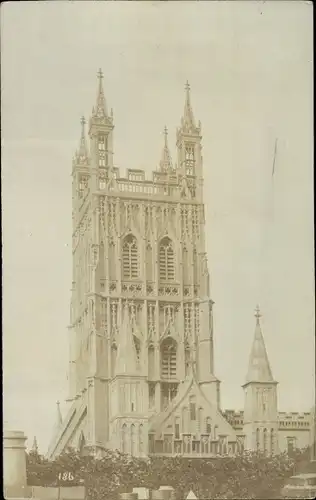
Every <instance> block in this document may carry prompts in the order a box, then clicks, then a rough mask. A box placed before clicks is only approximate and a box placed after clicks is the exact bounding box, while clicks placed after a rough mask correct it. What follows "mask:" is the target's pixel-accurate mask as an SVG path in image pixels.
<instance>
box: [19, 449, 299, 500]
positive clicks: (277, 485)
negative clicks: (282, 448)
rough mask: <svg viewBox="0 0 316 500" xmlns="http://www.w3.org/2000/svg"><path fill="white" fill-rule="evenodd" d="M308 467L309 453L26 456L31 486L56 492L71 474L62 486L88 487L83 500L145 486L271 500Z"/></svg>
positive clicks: (111, 498)
mask: <svg viewBox="0 0 316 500" xmlns="http://www.w3.org/2000/svg"><path fill="white" fill-rule="evenodd" d="M306 462H308V450H307V449H305V450H301V451H297V452H295V453H294V454H293V455H292V456H291V457H289V456H288V455H286V454H280V455H277V456H275V457H265V456H263V455H260V454H254V453H245V454H243V455H240V456H236V457H222V458H220V457H216V458H204V459H202V458H193V459H188V458H183V457H180V456H176V457H152V458H149V459H146V460H144V459H137V458H133V457H130V456H128V455H123V454H122V453H120V452H118V451H112V450H108V451H107V452H106V454H105V456H104V457H103V458H102V459H95V458H94V457H93V456H92V455H86V456H81V455H79V454H78V453H77V452H76V451H74V450H72V449H69V450H68V451H67V452H65V453H63V454H61V455H60V456H59V457H58V458H57V459H56V460H54V461H48V460H46V459H44V458H43V457H42V456H40V455H38V454H37V453H34V452H30V453H29V454H28V456H27V476H28V484H29V485H41V486H57V485H58V484H59V483H60V481H59V479H58V476H59V474H60V473H63V472H68V473H69V472H71V474H72V476H73V480H72V481H70V482H69V481H68V483H67V481H66V482H63V485H67V484H69V485H73V486H75V485H79V484H83V485H85V487H86V492H87V500H103V499H105V498H106V499H107V500H117V498H118V493H119V492H127V491H131V490H132V488H133V487H137V486H144V487H147V488H151V489H159V487H160V486H161V485H168V486H173V487H174V488H175V493H176V498H177V499H179V500H182V499H183V498H186V496H187V494H188V492H189V491H190V490H193V491H194V493H195V494H196V495H197V497H198V498H199V499H200V500H206V499H207V500H210V499H214V500H216V499H224V498H225V499H230V498H240V499H263V500H264V499H275V498H280V491H281V488H282V486H283V485H284V483H285V482H286V479H287V478H289V477H290V476H292V475H293V474H295V473H296V472H297V471H299V470H301V469H302V467H304V463H306Z"/></svg>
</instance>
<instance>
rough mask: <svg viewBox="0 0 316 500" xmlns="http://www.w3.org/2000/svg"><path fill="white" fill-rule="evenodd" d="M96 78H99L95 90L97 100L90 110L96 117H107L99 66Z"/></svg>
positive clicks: (101, 74)
mask: <svg viewBox="0 0 316 500" xmlns="http://www.w3.org/2000/svg"><path fill="white" fill-rule="evenodd" d="M98 80H99V85H98V91H97V101H96V106H95V108H93V110H92V115H93V116H95V117H98V118H108V112H107V106H106V100H105V97H104V90H103V83H102V80H103V73H102V70H101V68H100V69H99V71H98Z"/></svg>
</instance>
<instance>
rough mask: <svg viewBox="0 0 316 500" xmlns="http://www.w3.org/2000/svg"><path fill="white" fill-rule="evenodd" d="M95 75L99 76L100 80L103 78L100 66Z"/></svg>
mask: <svg viewBox="0 0 316 500" xmlns="http://www.w3.org/2000/svg"><path fill="white" fill-rule="evenodd" d="M97 77H98V78H99V80H102V78H103V73H102V69H101V68H100V69H99V71H98V73H97Z"/></svg>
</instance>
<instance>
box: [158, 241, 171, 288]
mask: <svg viewBox="0 0 316 500" xmlns="http://www.w3.org/2000/svg"><path fill="white" fill-rule="evenodd" d="M159 278H160V280H161V281H174V280H175V258H174V250H173V245H172V241H171V240H170V238H167V237H166V238H163V239H162V240H161V242H160V245H159Z"/></svg>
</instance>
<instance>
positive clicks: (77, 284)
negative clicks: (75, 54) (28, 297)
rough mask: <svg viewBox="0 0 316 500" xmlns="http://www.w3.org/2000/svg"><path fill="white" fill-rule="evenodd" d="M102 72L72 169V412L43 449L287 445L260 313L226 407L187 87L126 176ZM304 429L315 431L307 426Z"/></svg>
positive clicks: (202, 450) (201, 451)
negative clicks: (157, 155)
mask: <svg viewBox="0 0 316 500" xmlns="http://www.w3.org/2000/svg"><path fill="white" fill-rule="evenodd" d="M102 80H103V75H102V72H101V71H100V72H99V74H98V90H97V99H96V105H95V107H94V108H93V110H92V116H91V118H90V121H89V126H88V137H89V141H87V138H86V130H85V120H84V118H82V120H81V126H82V129H81V139H80V146H79V149H78V151H77V152H76V154H75V157H74V159H73V165H72V206H73V210H72V222H73V240H72V261H73V282H72V298H71V318H70V326H69V342H70V359H69V398H68V405H69V411H68V414H67V415H66V416H65V418H64V419H62V417H61V414H60V410H59V409H58V421H57V426H56V429H55V433H54V437H53V440H52V442H51V445H50V449H49V452H48V456H49V457H50V458H53V457H55V456H56V455H58V454H59V453H60V452H61V451H63V450H64V449H65V448H67V447H69V446H73V447H76V448H77V449H80V450H83V449H84V448H85V447H89V449H90V450H92V451H93V452H94V453H95V454H96V455H99V456H102V452H103V450H105V449H107V448H110V449H118V450H120V451H121V452H124V453H129V454H131V455H134V456H139V457H146V456H148V455H152V454H165V455H170V454H182V455H185V456H214V455H216V454H235V453H237V452H239V451H242V449H243V448H244V447H246V448H247V449H261V450H263V451H265V452H266V453H276V452H277V450H278V433H279V427H280V422H279V417H278V411H277V396H276V386H277V383H276V382H275V381H274V379H273V377H272V373H271V369H270V366H269V362H268V357H267V353H266V350H265V346H264V340H263V336H262V333H261V327H260V323H259V312H258V311H257V313H256V329H255V339H254V344H253V349H252V352H251V355H250V364H249V370H248V375H247V379H246V383H245V385H244V391H245V411H244V412H239V413H238V412H232V411H226V412H225V411H222V409H221V403H220V382H219V380H218V379H217V378H216V376H215V374H214V360H213V334H214V332H213V301H212V299H211V296H210V285H209V271H208V265H207V255H206V250H205V216H204V204H203V156H202V144H201V140H202V137H201V124H200V122H199V123H197V122H196V120H195V118H194V115H193V111H192V106H191V96H190V86H189V84H188V83H187V85H186V88H185V103H184V110H183V116H182V118H181V122H180V126H179V128H178V129H177V132H176V147H177V163H173V162H172V159H171V155H170V151H169V146H168V132H167V129H165V131H164V144H163V147H162V155H161V160H160V162H159V165H158V167H157V169H156V170H155V171H154V172H152V177H151V179H150V180H148V179H147V178H146V176H145V172H144V171H142V170H131V169H128V170H127V171H126V174H125V176H122V175H121V174H120V171H119V168H118V167H117V166H116V165H115V163H114V160H113V133H114V118H113V112H112V110H111V111H110V112H109V111H108V108H107V103H106V99H105V95H104V90H103V81H102ZM306 430H307V429H306Z"/></svg>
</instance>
